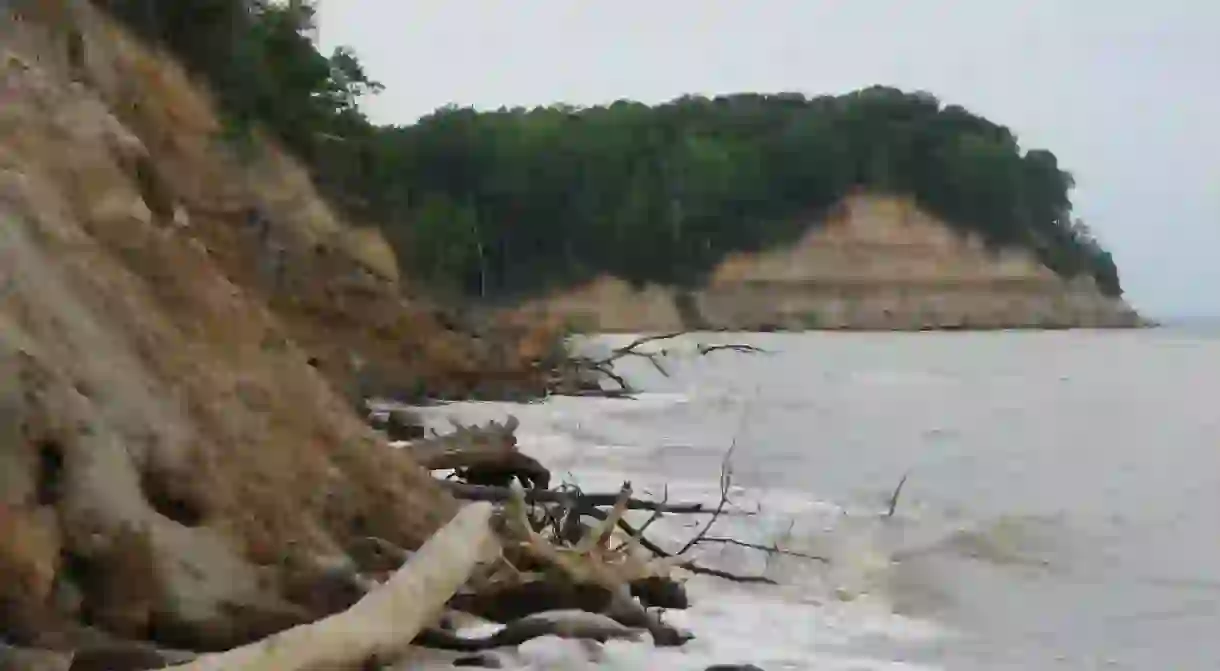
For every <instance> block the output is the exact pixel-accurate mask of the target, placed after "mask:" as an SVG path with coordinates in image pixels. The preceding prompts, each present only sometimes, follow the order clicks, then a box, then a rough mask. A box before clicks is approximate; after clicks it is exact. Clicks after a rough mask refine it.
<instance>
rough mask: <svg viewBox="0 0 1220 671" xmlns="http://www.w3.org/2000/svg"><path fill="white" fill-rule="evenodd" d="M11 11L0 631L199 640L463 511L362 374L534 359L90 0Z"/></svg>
mask: <svg viewBox="0 0 1220 671" xmlns="http://www.w3.org/2000/svg"><path fill="white" fill-rule="evenodd" d="M0 12H2V13H3V16H0V45H2V46H0V138H2V139H0V635H2V638H3V639H4V640H6V641H7V642H9V643H12V644H18V645H30V646H33V647H42V648H65V647H68V648H70V647H71V646H72V645H73V637H74V636H78V635H79V634H80V632H81V631H82V627H84V626H85V625H88V627H94V628H100V629H101V630H103V631H105V632H107V633H108V634H109V635H115V636H120V637H124V638H129V639H137V640H145V639H151V640H155V641H158V642H161V643H163V644H166V645H171V646H180V647H182V648H185V649H192V650H201V649H202V650H207V649H220V648H227V647H232V646H233V645H236V644H238V643H241V642H244V641H248V640H251V639H254V638H257V637H260V636H262V635H264V634H266V633H268V632H270V631H275V630H279V629H282V628H284V627H286V626H289V625H291V624H295V623H298V622H304V621H310V620H312V619H314V618H315V617H316V616H317V612H316V611H315V610H313V609H312V606H311V605H310V603H309V602H308V598H307V597H308V595H306V597H302V596H301V595H300V594H298V593H294V592H293V584H294V580H295V579H296V578H297V577H299V575H300V573H301V572H302V571H308V570H310V569H309V568H308V567H309V566H310V562H312V561H314V560H315V559H317V558H320V557H322V558H324V557H343V556H344V552H345V547H346V544H347V543H348V542H349V541H351V540H352V539H353V538H359V537H364V536H370V535H371V536H376V537H380V538H384V539H387V540H389V541H391V542H393V543H396V544H400V545H402V546H405V547H416V546H418V545H419V544H420V543H421V542H422V541H423V540H424V539H426V538H427V537H428V536H430V535H431V534H432V532H433V531H435V529H437V528H438V527H439V526H440V525H441V524H443V523H444V522H445V521H446V520H448V519H449V518H450V517H451V516H452V515H453V513H454V511H455V509H456V503H455V502H454V501H453V500H452V499H451V498H450V497H449V496H448V495H447V494H445V493H444V492H443V491H442V490H441V489H440V488H439V487H438V486H437V485H436V484H435V483H434V481H433V480H432V479H431V478H429V477H428V474H427V473H426V472H425V471H423V470H421V469H420V468H418V467H417V466H416V465H415V464H414V463H413V462H411V461H410V459H408V458H407V457H405V456H404V455H402V454H400V453H398V452H396V451H394V450H392V449H390V448H389V447H388V445H386V443H385V440H384V438H379V437H378V434H376V433H374V432H373V431H372V430H371V429H369V428H368V427H367V426H366V425H365V424H364V422H363V421H362V420H361V418H360V417H358V416H357V414H356V413H355V412H354V410H353V403H352V402H353V401H354V400H358V399H359V398H360V397H362V396H363V395H364V394H366V393H370V392H371V391H372V390H371V388H370V387H375V386H376V385H377V381H376V380H375V379H374V378H373V376H372V375H371V372H372V371H377V372H379V373H381V374H383V375H384V376H386V379H390V380H394V381H399V382H401V383H402V384H404V385H405V384H408V383H409V384H418V385H423V386H426V387H429V388H432V389H444V388H445V385H446V384H450V383H451V382H452V383H453V384H456V385H458V386H459V387H460V386H462V385H465V384H468V383H469V381H470V380H471V379H476V378H477V375H476V374H475V373H477V372H478V371H479V370H481V367H484V366H500V368H502V369H505V370H508V371H509V372H512V371H517V377H516V378H515V380H516V381H517V382H521V381H522V380H524V379H525V377H527V376H528V375H529V374H534V375H536V374H537V373H536V372H533V373H531V372H530V371H529V370H528V369H527V368H525V367H524V366H522V367H516V368H514V366H516V365H517V363H519V362H518V361H517V360H516V359H514V358H513V355H514V354H515V353H514V352H510V353H508V354H505V355H503V356H499V357H498V358H497V356H498V355H496V353H495V352H491V351H490V350H489V348H488V346H487V345H485V344H481V343H479V342H478V341H476V339H474V338H472V337H470V336H468V335H463V334H462V333H459V332H456V331H454V330H453V329H449V328H445V327H444V326H443V325H442V324H441V322H440V321H439V319H438V317H437V314H436V312H435V310H433V309H432V308H431V307H430V306H428V305H427V304H426V303H423V302H421V301H418V300H408V299H406V298H404V295H405V288H404V287H403V286H401V283H400V282H399V278H398V276H397V263H396V260H395V258H394V254H393V252H392V251H391V250H390V248H389V247H388V245H386V244H385V242H384V240H382V239H381V237H380V235H379V234H378V233H376V232H373V231H370V230H364V229H356V228H352V227H349V226H347V225H346V224H344V223H343V222H342V221H340V220H338V219H337V218H336V216H335V215H334V214H333V213H332V212H331V210H330V208H329V207H327V205H326V203H324V202H323V201H322V199H321V198H319V197H318V195H317V194H316V193H315V191H314V189H313V187H312V185H311V182H310V179H309V176H308V175H307V173H306V172H305V171H304V170H303V169H302V168H301V167H300V166H298V165H297V164H296V163H295V162H294V161H293V160H291V159H290V158H289V157H288V156H286V155H285V154H284V153H282V152H280V151H279V150H277V149H276V147H275V146H273V145H272V144H270V143H267V142H262V141H256V142H255V148H256V149H257V151H256V152H255V153H254V154H253V155H248V156H240V155H238V154H237V153H236V152H234V151H232V150H231V148H230V147H229V146H228V145H226V144H225V143H224V142H223V141H221V140H220V139H219V138H220V135H221V130H222V128H221V124H220V122H219V120H218V118H217V115H216V113H215V112H214V109H213V105H212V103H211V101H210V100H209V97H208V96H207V95H206V94H205V93H204V92H203V91H202V90H201V89H200V88H198V87H196V86H195V85H194V84H193V83H192V82H191V81H190V79H189V78H188V76H187V75H186V74H185V73H184V71H183V70H182V69H181V68H180V67H178V66H177V65H176V64H174V63H173V62H172V61H171V60H169V59H168V58H166V57H165V56H164V55H162V54H158V53H154V52H153V51H151V50H149V49H148V48H146V47H144V46H143V45H141V44H139V43H138V42H137V41H136V40H134V39H133V38H131V37H130V36H129V35H128V34H127V33H126V32H125V31H123V30H122V29H120V28H119V27H118V26H116V25H115V24H114V23H113V22H111V21H110V20H108V19H107V18H106V17H105V16H103V15H102V14H100V13H99V12H97V11H96V10H95V9H93V8H92V7H91V5H90V4H89V3H85V2H72V1H70V0H17V1H15V2H10V3H6V4H5V5H4V6H3V8H2V9H0ZM454 380H456V382H453V381H454ZM455 391H456V392H460V391H462V390H461V389H456V390H455ZM302 599H305V600H304V601H303V600H302Z"/></svg>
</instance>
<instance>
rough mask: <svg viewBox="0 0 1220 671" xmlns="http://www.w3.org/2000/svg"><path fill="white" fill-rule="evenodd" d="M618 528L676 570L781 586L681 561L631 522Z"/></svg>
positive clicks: (590, 512) (594, 510)
mask: <svg viewBox="0 0 1220 671" xmlns="http://www.w3.org/2000/svg"><path fill="white" fill-rule="evenodd" d="M581 514H584V515H588V516H590V517H599V516H602V515H605V514H606V513H604V512H602V511H601V510H598V509H597V508H591V509H588V510H584V511H582V513H581ZM618 527H619V528H620V529H622V530H623V531H625V532H626V533H627V534H628V535H629V536H631V537H633V538H635V539H636V542H638V543H639V544H640V547H642V548H644V549H645V550H648V551H649V552H651V553H653V554H654V555H656V556H657V557H660V558H662V559H672V560H674V562H673V563H672V564H671V565H672V566H674V567H675V568H680V569H683V570H685V571H690V572H691V573H694V574H696V575H706V576H711V577H713V578H721V579H723V580H728V581H730V582H739V583H756V584H762V585H778V584H779V583H778V582H776V581H774V580H772V579H771V578H768V577H766V576H761V575H739V574H736V573H730V572H728V571H722V570H720V569H715V568H710V567H707V566H703V565H700V564H698V563H697V562H695V561H694V560H692V559H681V558H680V557H678V556H677V554H675V553H673V552H670V551H668V550H666V549H665V548H663V547H661V546H659V545H657V544H656V543H655V542H653V541H651V540H649V539H648V538H647V537H646V536H644V535H643V534H642V533H640V531H639V530H638V529H636V528H635V527H633V526H632V525H631V524H630V523H629V522H627V520H624V519H619V520H618Z"/></svg>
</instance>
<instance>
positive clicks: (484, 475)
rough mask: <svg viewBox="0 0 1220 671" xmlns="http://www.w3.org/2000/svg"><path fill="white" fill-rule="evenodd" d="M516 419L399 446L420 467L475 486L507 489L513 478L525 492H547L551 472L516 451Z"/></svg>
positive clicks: (456, 429) (457, 429)
mask: <svg viewBox="0 0 1220 671" xmlns="http://www.w3.org/2000/svg"><path fill="white" fill-rule="evenodd" d="M517 425H518V422H517V418H516V417H514V416H512V415H509V417H508V419H507V420H505V422H504V423H502V424H501V423H498V422H494V421H492V422H488V423H487V424H486V425H485V426H462V425H460V424H457V423H456V422H455V423H454V431H453V432H451V433H447V434H444V435H440V434H435V433H434V435H433V436H431V437H428V438H423V439H420V440H415V441H411V442H409V443H404V444H402V445H401V449H402V450H403V451H405V452H406V453H407V454H410V455H411V458H412V459H414V460H415V462H416V463H418V464H419V465H420V466H423V467H424V468H426V469H428V470H431V471H437V470H448V469H454V470H457V471H459V472H460V473H461V475H462V476H463V478H464V479H465V480H467V481H468V482H471V483H474V484H485V485H499V486H507V485H508V483H509V482H511V481H512V480H513V478H516V479H518V480H520V481H521V482H522V483H523V484H524V485H525V486H526V487H527V488H530V489H533V488H535V487H540V488H542V489H546V488H547V487H548V486H549V485H550V481H551V472H550V471H549V470H548V469H547V468H546V467H545V466H543V465H542V464H541V463H540V462H539V461H538V460H537V459H534V458H533V457H531V456H529V455H527V454H524V453H523V452H521V451H520V450H518V449H517V438H516V436H515V435H513V432H514V431H516V429H517Z"/></svg>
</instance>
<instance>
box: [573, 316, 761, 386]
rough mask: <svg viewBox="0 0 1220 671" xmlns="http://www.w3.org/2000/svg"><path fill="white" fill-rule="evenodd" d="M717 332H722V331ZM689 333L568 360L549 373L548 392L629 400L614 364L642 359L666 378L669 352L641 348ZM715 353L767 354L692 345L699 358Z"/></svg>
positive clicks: (637, 341) (750, 348)
mask: <svg viewBox="0 0 1220 671" xmlns="http://www.w3.org/2000/svg"><path fill="white" fill-rule="evenodd" d="M717 330H718V331H723V330H724V329H717ZM690 333H693V331H675V332H672V333H661V334H654V335H648V336H642V337H640V338H636V339H635V340H633V341H631V342H630V343H628V344H626V345H624V346H622V347H617V348H615V349H613V350H611V351H610V354H609V355H608V356H605V357H601V358H594V357H587V356H570V357H567V358H566V359H565V360H563V361H562V362H560V363H559V364H558V365H557V366H555V368H554V370H553V371H552V376H551V377H552V381H551V384H550V392H551V393H552V394H557V395H572V396H604V397H609V398H623V397H630V396H631V395H632V394H634V393H636V390H635V388H634V387H632V386H631V384H630V383H629V382H627V380H626V378H624V377H623V376H622V375H619V374H618V373H617V372H616V371H615V369H614V365H615V363H617V362H618V361H619V360H621V359H625V358H629V357H632V358H640V359H645V360H647V361H648V363H650V364H652V367H653V368H654V369H655V370H656V371H657V372H658V373H660V374H661V375H664V376H665V377H669V371H668V370H666V368H665V366H663V365H662V364H661V361H662V359H664V357H665V356H667V355H668V354H669V352H668V351H667V350H665V349H662V350H660V351H658V352H646V351H642V350H641V349H640V348H641V347H643V346H644V345H648V344H651V343H655V342H658V341H662V340H672V339H674V338H678V337H681V336H684V335H689V334H690ZM715 352H735V353H738V354H766V353H768V352H767V351H766V350H764V349H762V348H759V347H755V346H754V345H745V344H722V345H705V344H702V343H699V344H696V346H695V353H696V354H697V355H699V356H707V355H708V354H712V353H715ZM602 380H610V381H611V382H613V383H614V384H615V385H617V388H611V389H604V388H603V387H602V384H601V381H602Z"/></svg>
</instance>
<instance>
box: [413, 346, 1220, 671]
mask: <svg viewBox="0 0 1220 671" xmlns="http://www.w3.org/2000/svg"><path fill="white" fill-rule="evenodd" d="M1218 335H1220V334H1215V333H1210V332H1201V331H1197V330H1196V331H1188V330H1178V329H1156V330H1145V331H1110V332H1091V331H1065V332H1045V333H1037V332H1021V333H1018V332H995V333H927V334H835V333H822V334H799V335H798V334H782V335H781V334H765V335H759V334H750V335H731V334H707V335H693V336H690V337H688V338H685V339H684V340H683V341H682V342H679V343H676V344H675V343H667V344H665V345H664V347H666V348H667V349H669V350H670V353H669V354H668V355H667V356H666V358H665V362H666V368H667V369H668V371H669V372H670V373H671V375H670V376H669V377H664V376H661V375H660V374H658V373H657V372H656V371H655V370H653V369H652V367H651V365H650V364H649V363H648V362H647V361H644V360H642V359H640V360H627V361H625V363H624V365H623V367H622V368H621V370H623V371H625V372H626V373H627V376H628V377H629V379H631V380H632V381H633V382H635V383H636V384H637V385H638V386H639V387H641V388H642V389H643V390H645V391H644V393H642V394H641V395H640V397H639V398H637V399H636V400H605V399H574V398H555V399H551V400H550V401H547V402H545V403H539V404H533V405H528V406H516V405H509V404H493V403H481V404H480V403H475V404H454V405H449V406H441V407H438V408H432V409H429V410H427V415H428V417H429V420H430V421H436V422H437V423H438V426H444V425H445V424H446V423H447V422H446V419H445V418H446V417H447V416H451V417H456V418H459V419H463V420H466V421H470V420H481V419H489V418H502V417H504V416H505V415H506V414H507V413H513V414H515V415H517V416H518V417H519V419H520V420H521V428H520V430H519V431H518V436H519V439H520V444H521V446H522V449H524V450H525V451H527V452H528V453H530V454H533V455H535V456H536V457H538V458H540V459H542V460H543V461H544V462H545V463H546V464H547V465H548V466H549V467H550V468H551V469H552V470H553V472H554V473H555V474H556V477H557V478H559V479H561V480H565V481H570V482H573V483H576V484H579V485H580V486H581V487H582V488H584V489H585V490H587V491H593V490H605V491H615V490H616V489H617V487H618V485H619V484H620V483H621V482H622V481H623V480H629V481H631V482H632V484H633V486H634V487H635V489H636V491H637V492H640V493H644V494H648V495H651V496H655V497H658V498H660V497H661V496H663V495H665V494H666V493H667V494H668V498H669V500H671V501H679V500H698V501H705V502H709V503H713V504H714V503H715V502H716V501H717V500H719V494H720V482H721V475H722V473H725V472H728V473H729V474H730V485H731V486H730V490H729V493H730V501H731V506H730V508H729V509H730V510H732V511H734V514H733V515H729V516H724V517H721V518H720V519H719V520H718V522H717V523H716V525H715V526H714V527H713V530H712V532H711V533H710V534H709V535H713V536H717V537H725V538H735V539H738V540H742V541H746V542H751V543H756V544H763V545H768V546H770V545H778V546H779V547H782V548H785V549H786V550H790V551H793V552H800V553H805V554H814V555H819V556H823V557H825V558H827V559H828V560H829V562H828V563H823V562H817V561H812V560H808V559H804V558H800V557H793V556H776V555H768V554H767V553H764V552H759V551H757V550H752V549H747V548H742V547H737V546H733V545H728V544H707V545H701V546H700V547H699V549H698V551H697V554H696V556H697V557H698V558H699V560H700V561H701V562H702V563H704V564H707V565H710V566H716V567H718V568H724V569H728V570H733V571H737V572H741V573H755V574H765V575H767V576H769V577H772V578H774V579H775V580H777V581H778V582H779V583H780V584H779V585H778V586H767V585H762V586H758V585H740V584H734V583H730V582H725V581H722V580H718V579H715V578H706V577H692V578H691V579H690V581H689V583H688V585H689V590H690V593H691V597H692V600H693V602H694V603H693V607H692V608H691V609H690V610H688V611H685V612H672V613H669V614H667V619H668V620H669V621H671V622H673V623H675V624H678V625H680V626H684V627H686V628H688V629H690V630H691V631H692V632H693V633H694V634H695V635H696V636H697V638H696V639H695V640H694V641H692V642H690V643H689V644H687V645H686V646H684V647H683V648H680V649H668V650H657V649H653V648H652V647H651V646H650V645H646V644H635V643H611V644H608V645H607V646H606V647H605V648H604V650H602V652H601V653H600V654H598V655H595V656H593V657H590V654H589V652H588V650H587V649H585V648H583V647H581V646H579V645H577V644H575V643H573V642H567V641H559V640H557V639H540V640H537V641H533V642H530V643H527V644H525V645H523V646H521V648H520V649H519V650H517V651H515V652H512V653H511V654H510V655H508V656H507V657H506V659H507V661H508V662H509V664H510V666H511V665H516V668H522V669H544V668H545V669H567V668H570V669H585V668H588V669H592V668H605V669H639V670H649V669H658V670H659V669H667V670H673V671H682V670H684V669H703V668H705V667H706V666H707V665H709V664H713V663H720V664H727V663H752V664H755V665H757V666H759V667H761V668H763V669H768V670H778V669H819V670H822V669H824V670H839V669H841V670H848V669H852V670H861V671H864V670H873V669H910V670H915V669H950V670H958V669H961V670H974V669H982V670H992V669H995V670H1006V669H1047V670H1052V669H1150V670H1152V669H1172V670H1174V671H1194V670H1204V669H1206V670H1209V671H1213V670H1215V669H1220V636H1218V635H1217V634H1220V403H1218V402H1217V400H1216V399H1217V397H1218V392H1220V337H1218ZM625 340H627V338H623V337H618V336H616V337H613V338H602V339H597V340H595V341H590V342H586V343H583V344H582V346H583V347H588V348H595V349H596V348H605V347H607V346H609V345H610V344H616V343H621V342H624V341H625ZM696 341H697V342H703V343H716V342H749V343H751V344H754V345H757V346H759V347H762V348H765V349H766V350H767V351H768V353H767V354H763V355H754V356H744V355H739V354H734V353H730V352H717V353H713V354H711V355H708V356H705V357H699V356H695V355H694V354H693V352H692V351H691V349H692V347H693V343H694V342H696ZM730 448H731V450H730ZM726 455H727V458H726ZM904 474H905V475H907V482H906V485H905V487H904V488H903V491H902V495H901V497H900V499H899V502H898V506H897V510H896V514H895V515H894V516H893V517H886V516H884V515H883V514H882V513H883V512H884V511H885V510H886V508H887V501H888V499H889V497H890V495H891V493H892V491H893V489H894V487H895V485H896V484H897V483H898V481H899V480H900V479H901V478H902V477H903V475H904ZM705 519H706V518H704V517H700V516H689V517H686V516H667V517H665V518H662V519H661V520H660V521H658V522H657V523H656V524H654V525H653V526H652V527H651V528H650V535H651V536H653V537H654V539H655V540H657V541H658V542H661V543H663V544H666V545H668V546H670V547H673V548H676V547H679V546H680V545H681V544H682V542H684V541H685V540H686V539H687V538H690V537H691V536H693V535H694V534H695V533H697V531H698V528H697V527H698V526H699V525H701V524H702V523H703V522H704V521H705Z"/></svg>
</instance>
